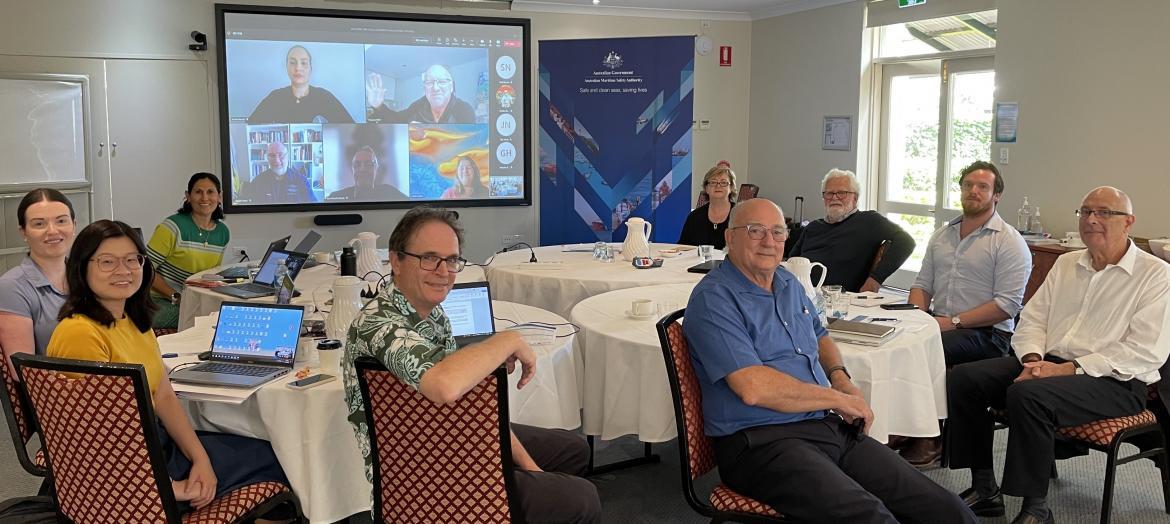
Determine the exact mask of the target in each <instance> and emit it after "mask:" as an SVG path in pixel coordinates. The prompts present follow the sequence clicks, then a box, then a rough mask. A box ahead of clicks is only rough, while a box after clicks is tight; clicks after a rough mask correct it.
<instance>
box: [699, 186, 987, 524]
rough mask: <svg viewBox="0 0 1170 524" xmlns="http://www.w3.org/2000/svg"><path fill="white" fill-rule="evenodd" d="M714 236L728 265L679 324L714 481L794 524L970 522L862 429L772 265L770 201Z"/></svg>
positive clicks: (777, 237) (800, 298)
mask: <svg viewBox="0 0 1170 524" xmlns="http://www.w3.org/2000/svg"><path fill="white" fill-rule="evenodd" d="M725 237H726V239H727V248H728V252H727V260H726V261H725V262H724V263H723V264H722V265H721V266H719V267H718V268H717V269H715V270H713V271H711V272H710V273H709V274H707V276H706V277H704V278H703V280H702V281H701V282H699V284H698V286H696V287H695V290H694V292H692V294H691V299H690V302H689V303H688V304H687V312H686V319H685V321H684V322H683V330H684V332H685V334H686V337H687V341H688V344H689V345H690V347H691V357H692V362H693V364H694V366H695V371H696V373H697V375H698V378H699V384H700V388H701V389H702V393H703V415H704V418H705V423H706V426H705V431H706V433H707V435H709V436H711V437H713V438H714V441H715V458H716V461H717V463H718V465H719V475H720V477H721V479H722V480H723V482H724V483H725V484H727V486H728V487H730V488H731V489H733V490H735V491H737V492H740V493H743V494H745V495H747V496H749V497H752V498H754V499H757V500H760V501H761V502H764V503H766V504H768V505H770V506H772V507H773V508H775V509H776V510H777V511H779V512H781V513H783V514H784V515H786V516H788V517H790V518H793V519H795V520H797V521H801V522H850V523H862V522H875V523H876V522H882V523H893V522H923V523H927V522H931V523H933V522H977V521H976V519H975V516H974V515H973V514H972V513H971V512H970V510H969V509H967V507H966V505H964V504H963V502H962V501H961V500H959V498H958V497H957V496H955V495H954V494H952V493H950V492H949V491H947V490H945V489H943V488H942V487H941V486H939V485H937V484H935V483H934V482H932V481H931V480H930V479H928V478H927V477H926V476H924V475H922V474H921V473H919V472H918V471H917V470H916V469H914V468H913V467H912V466H910V465H909V464H907V463H906V462H905V461H904V460H902V458H901V457H899V456H898V455H897V454H896V453H894V452H893V451H891V450H890V449H888V448H886V447H885V446H884V445H882V444H881V443H879V442H877V441H876V440H874V439H872V438H869V437H868V436H866V435H865V431H866V430H868V428H869V425H870V423H871V422H873V411H871V410H870V409H869V406H868V404H867V403H866V401H865V399H864V398H862V397H861V392H860V391H859V390H858V389H857V386H855V385H853V383H852V381H851V380H850V377H849V373H848V371H847V370H846V369H845V367H844V366H842V365H841V355H840V352H839V351H838V349H837V346H836V344H834V343H833V341H832V339H831V338H829V336H828V333H827V332H826V331H825V328H824V327H823V326H822V325H821V323H820V321H819V320H818V319H817V314H816V311H815V309H814V307H813V304H812V302H811V301H810V300H809V299H808V297H806V296H805V294H804V288H803V287H801V285H800V283H799V282H798V281H797V280H796V279H795V278H794V277H793V276H792V275H791V274H789V273H788V272H786V271H783V270H781V269H779V266H780V260H781V257H782V256H783V253H784V241H785V240H786V239H787V238H788V230H787V229H786V228H785V225H784V214H783V213H782V212H781V211H780V208H779V207H778V206H777V205H776V204H774V203H772V202H771V201H769V200H766V199H760V198H757V199H752V200H749V201H747V202H744V203H742V204H739V205H737V206H735V208H734V209H732V212H731V226H730V227H729V228H728V230H727V231H726V233H725Z"/></svg>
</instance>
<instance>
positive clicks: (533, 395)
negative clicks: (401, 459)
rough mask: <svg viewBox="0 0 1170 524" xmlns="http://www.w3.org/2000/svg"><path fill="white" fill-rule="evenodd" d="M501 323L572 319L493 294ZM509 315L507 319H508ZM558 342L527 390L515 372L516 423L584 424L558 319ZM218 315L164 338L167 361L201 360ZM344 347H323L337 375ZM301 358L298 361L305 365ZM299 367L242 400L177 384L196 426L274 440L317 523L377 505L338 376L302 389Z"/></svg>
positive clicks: (512, 402) (567, 335)
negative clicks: (297, 383) (295, 384)
mask: <svg viewBox="0 0 1170 524" xmlns="http://www.w3.org/2000/svg"><path fill="white" fill-rule="evenodd" d="M492 308H493V309H494V313H495V316H496V317H497V319H499V320H497V321H496V328H497V329H506V328H507V327H509V326H510V325H512V323H511V322H509V321H514V322H519V323H525V322H544V323H547V324H567V323H566V321H565V320H564V319H563V318H561V317H559V316H557V315H555V314H553V313H550V312H548V311H542V310H539V309H537V308H534V307H531V306H525V305H522V304H513V303H508V302H501V301H492ZM503 319H507V320H503ZM556 333H557V336H556V338H554V339H553V342H552V344H551V345H547V346H537V347H534V348H533V350H534V351H535V353H536V356H537V362H536V376H535V377H533V379H532V381H531V382H530V383H529V384H528V385H527V386H525V388H524V389H522V390H517V389H516V383H517V381H518V380H519V377H520V373H519V372H514V373H512V374H510V375H509V376H508V382H509V384H510V385H511V387H509V388H508V405H509V414H510V418H511V420H512V421H513V422H517V423H520V424H527V425H531V426H538V427H546V428H561V429H574V428H576V427H578V426H580V424H581V419H580V410H581V402H580V400H579V399H580V397H579V392H580V387H579V385H578V379H577V377H578V368H579V367H580V365H581V359H580V357H579V355H577V354H576V352H575V350H574V344H573V341H574V334H573V329H572V327H571V326H569V325H559V326H557V332H556ZM213 334H214V319H213V318H200V319H197V322H196V325H195V327H193V328H192V329H188V330H186V331H181V332H179V333H176V334H173V335H167V336H163V337H160V338H159V347H160V349H161V351H162V352H163V353H177V354H179V355H180V356H179V358H174V359H172V358H168V359H166V360H165V362H166V364H167V365H168V366H172V367H173V366H175V365H178V364H181V363H185V362H189V361H193V360H194V355H195V354H196V353H199V352H201V351H204V350H206V349H207V348H208V347H210V345H211V338H212V336H213ZM341 354H342V351H321V352H320V361H321V369H320V370H318V369H313V371H314V372H317V371H321V372H324V373H328V374H330V375H337V373H338V372H337V361H338V359H339V358H340V356H341ZM301 365H302V364H299V363H298V364H297V366H298V368H299V367H300V366H301ZM294 378H295V377H293V376H292V374H289V376H285V377H281V378H279V379H276V380H274V381H272V382H269V383H268V384H265V385H263V386H261V387H260V388H259V389H257V390H256V391H255V393H254V394H252V395H251V396H250V397H248V398H247V399H246V400H244V401H243V403H242V404H240V403H231V402H227V401H225V402H215V401H211V400H207V398H208V397H207V396H205V395H204V396H196V395H191V394H189V393H188V391H201V392H206V391H207V390H208V389H209V388H207V387H198V386H188V385H185V384H180V383H174V387H175V390H176V392H177V393H178V394H179V396H180V398H185V399H188V400H192V401H191V402H187V403H186V404H187V407H188V410H189V411H190V413H191V415H192V418H193V419H194V424H195V426H196V429H203V430H209V431H220V432H225V433H232V434H237V435H247V436H251V437H256V438H260V439H264V440H268V441H270V442H271V443H272V448H273V450H274V451H275V452H276V457H277V459H278V460H279V461H280V464H281V466H282V467H283V468H284V471H285V474H286V475H288V478H289V483H290V485H291V486H292V488H293V491H294V492H296V494H297V496H298V497H299V498H300V500H301V506H302V508H303V509H304V512H305V515H306V516H307V517H308V518H309V520H310V521H311V522H336V521H339V520H342V519H344V518H346V517H348V516H350V515H353V514H355V513H360V512H363V511H368V510H369V509H370V493H371V489H372V488H371V486H370V484H369V483H368V482H367V481H366V477H365V474H364V473H363V471H364V469H363V468H364V466H363V461H362V457H361V453H360V452H359V451H358V448H357V441H356V439H354V437H353V428H352V427H351V426H350V424H349V422H348V421H347V420H346V417H347V416H348V411H347V409H346V406H345V400H344V390H343V387H342V382H341V379H340V377H339V378H338V379H337V380H334V381H332V382H328V383H325V384H322V385H320V386H317V387H314V388H311V389H306V390H303V391H297V390H292V389H289V388H287V387H285V384H286V383H287V382H289V381H291V380H294Z"/></svg>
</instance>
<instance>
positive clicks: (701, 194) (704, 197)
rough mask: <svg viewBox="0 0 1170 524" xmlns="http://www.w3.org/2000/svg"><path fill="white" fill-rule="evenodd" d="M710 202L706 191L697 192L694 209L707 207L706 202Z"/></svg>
mask: <svg viewBox="0 0 1170 524" xmlns="http://www.w3.org/2000/svg"><path fill="white" fill-rule="evenodd" d="M710 201H711V196H710V195H708V194H707V192H706V191H699V199H698V200H695V207H696V208H699V207H703V206H705V205H707V202H710Z"/></svg>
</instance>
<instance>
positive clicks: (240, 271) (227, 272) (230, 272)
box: [219, 235, 308, 278]
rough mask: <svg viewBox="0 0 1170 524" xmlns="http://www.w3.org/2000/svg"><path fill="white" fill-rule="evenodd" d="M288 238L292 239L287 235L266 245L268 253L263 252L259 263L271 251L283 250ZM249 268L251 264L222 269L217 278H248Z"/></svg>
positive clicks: (262, 261)
mask: <svg viewBox="0 0 1170 524" xmlns="http://www.w3.org/2000/svg"><path fill="white" fill-rule="evenodd" d="M290 238H292V235H289V236H287V237H284V238H278V239H276V240H273V241H272V243H271V244H268V251H265V252H264V256H262V257H260V263H261V264H263V263H264V259H266V258H268V255H269V254H271V253H272V252H273V251H277V250H280V249H284V248H285V246H287V245H288V240H289V239H290ZM293 251H297V250H295V249H294V250H293ZM297 252H298V253H308V251H297ZM249 266H251V264H247V265H242V266H232V267H229V268H226V269H224V270H223V271H220V272H219V276H221V277H224V278H248V267H249Z"/></svg>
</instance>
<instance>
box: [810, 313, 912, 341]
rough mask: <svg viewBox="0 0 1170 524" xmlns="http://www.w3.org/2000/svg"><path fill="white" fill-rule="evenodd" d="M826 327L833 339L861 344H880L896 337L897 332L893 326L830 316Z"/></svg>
mask: <svg viewBox="0 0 1170 524" xmlns="http://www.w3.org/2000/svg"><path fill="white" fill-rule="evenodd" d="M826 328H827V329H828V330H829V335H831V336H832V337H833V340H836V341H838V342H848V343H850V344H857V345H861V346H880V345H882V344H885V343H886V342H888V341H889V340H890V339H892V338H894V334H895V333H896V329H895V328H894V327H893V326H887V325H884V324H871V323H869V322H854V321H852V320H845V319H841V318H830V319H829V325H828V326H826Z"/></svg>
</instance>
